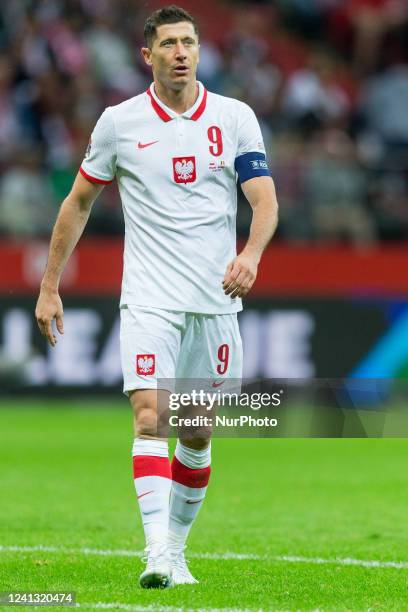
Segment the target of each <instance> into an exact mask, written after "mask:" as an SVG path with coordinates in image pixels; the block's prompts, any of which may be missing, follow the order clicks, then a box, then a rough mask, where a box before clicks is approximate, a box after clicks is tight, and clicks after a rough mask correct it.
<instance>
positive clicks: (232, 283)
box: [222, 251, 259, 298]
mask: <svg viewBox="0 0 408 612" xmlns="http://www.w3.org/2000/svg"><path fill="white" fill-rule="evenodd" d="M258 261H259V260H258V259H257V258H256V257H255V256H254V255H251V254H249V253H245V251H242V253H240V254H239V255H237V257H236V258H235V259H233V260H232V261H231V263H229V264H228V266H227V269H226V271H225V276H224V280H223V282H222V288H223V289H224V293H225V295H229V296H230V297H231V298H235V297H244V296H246V295H247V294H248V293H249V291H250V289H251V287H252V285H253V284H254V282H255V279H256V273H257V270H258Z"/></svg>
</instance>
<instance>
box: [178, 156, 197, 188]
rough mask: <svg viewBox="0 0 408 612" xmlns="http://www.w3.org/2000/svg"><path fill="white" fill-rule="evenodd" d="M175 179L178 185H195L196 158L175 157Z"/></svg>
mask: <svg viewBox="0 0 408 612" xmlns="http://www.w3.org/2000/svg"><path fill="white" fill-rule="evenodd" d="M173 178H174V180H175V182H176V183H194V181H195V180H196V161H195V157H194V156H193V157H173Z"/></svg>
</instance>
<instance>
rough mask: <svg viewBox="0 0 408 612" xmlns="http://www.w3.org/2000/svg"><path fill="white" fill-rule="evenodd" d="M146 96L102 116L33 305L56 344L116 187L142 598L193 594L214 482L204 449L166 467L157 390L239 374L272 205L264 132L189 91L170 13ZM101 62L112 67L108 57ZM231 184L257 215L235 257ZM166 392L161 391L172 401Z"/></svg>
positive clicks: (230, 104)
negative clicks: (79, 252)
mask: <svg viewBox="0 0 408 612" xmlns="http://www.w3.org/2000/svg"><path fill="white" fill-rule="evenodd" d="M144 34H145V41H146V46H145V47H143V48H142V49H141V53H142V56H143V58H144V61H145V62H146V64H147V65H148V66H151V68H152V71H153V83H152V84H151V85H150V87H149V89H148V90H147V91H146V92H144V93H142V94H140V95H137V96H135V97H134V98H131V99H130V100H127V101H125V102H123V103H121V104H118V105H117V106H113V107H109V108H107V109H106V110H105V111H104V112H103V114H102V115H101V117H100V118H99V120H98V122H97V124H96V126H95V129H94V131H93V133H92V137H91V141H90V144H89V147H88V150H87V152H86V155H85V159H84V161H83V164H82V166H81V168H80V171H79V173H78V175H77V177H76V179H75V182H74V184H73V187H72V190H71V192H70V193H69V195H68V196H67V198H66V199H65V200H64V202H63V203H62V206H61V208H60V212H59V214H58V218H57V221H56V224H55V227H54V230H53V233H52V237H51V243H50V250H49V258H48V263H47V268H46V271H45V274H44V278H43V280H42V283H41V291H40V295H39V298H38V303H37V307H36V318H37V321H38V324H39V327H40V330H41V332H42V333H43V335H44V336H45V337H46V338H47V340H48V342H49V343H50V344H51V346H55V344H56V342H57V337H56V333H54V330H53V327H52V322H53V319H55V320H56V328H57V330H58V332H59V333H60V334H62V333H63V308H62V302H61V299H60V296H59V289H58V288H59V281H60V278H61V274H62V272H63V269H64V267H65V264H66V262H67V260H68V258H69V256H70V255H71V253H72V251H73V249H74V248H75V245H76V243H77V241H78V239H79V237H80V236H81V234H82V232H83V230H84V228H85V225H86V222H87V220H88V217H89V214H90V211H91V207H92V204H93V202H94V200H95V199H96V198H97V196H98V195H99V194H100V192H101V190H102V189H103V187H104V185H107V184H109V183H111V182H112V181H113V180H114V179H115V178H116V180H117V182H118V185H119V190H120V195H121V199H122V205H123V211H124V217H125V226H126V232H125V247H124V271H123V282H122V294H121V302H120V308H121V310H120V312H121V333H120V337H121V361H122V368H123V376H124V392H125V393H126V394H127V395H128V396H129V399H130V402H131V405H132V408H133V412H134V422H135V440H134V444H133V471H134V482H135V487H136V493H137V498H138V501H139V507H140V512H141V517H142V522H143V527H144V532H145V538H146V551H147V566H146V569H145V571H144V572H143V573H142V574H141V577H140V584H141V586H142V587H147V588H148V587H166V586H170V585H172V584H187V583H195V582H197V580H196V579H195V578H194V577H193V576H192V575H191V573H190V571H189V569H188V566H187V564H186V560H185V556H184V548H185V545H186V540H187V536H188V533H189V531H190V528H191V525H192V523H193V521H194V520H195V518H196V516H197V514H198V512H199V509H200V507H201V505H202V503H203V500H204V497H205V493H206V489H207V484H208V480H209V476H210V464H211V444H210V441H209V439H207V438H200V439H198V438H197V439H192V440H191V439H188V440H187V439H181V440H178V442H177V446H176V450H175V455H174V458H173V461H172V463H171V465H170V462H169V457H168V444H167V439H165V438H162V437H160V436H158V435H157V433H158V432H157V395H158V393H159V392H160V393H163V392H166V390H160V391H158V389H157V388H158V387H159V386H160V385H158V381H159V380H163V379H166V380H171V379H173V380H174V379H176V378H202V379H209V380H211V381H214V382H213V386H214V387H217V386H219V385H220V384H221V383H222V381H224V380H225V378H226V377H229V378H231V379H240V378H241V376H242V344H241V338H240V334H239V329H238V324H237V312H238V311H240V310H241V309H242V305H241V298H242V297H244V296H246V295H247V293H248V292H249V290H250V289H251V287H252V285H253V283H254V281H255V278H256V274H257V267H258V264H259V261H260V258H261V255H262V252H263V250H264V249H265V247H266V245H267V244H268V242H269V240H270V239H271V237H272V235H273V233H274V230H275V228H276V224H277V202H276V196H275V189H274V185H273V181H272V179H271V177H270V173H269V170H268V165H267V162H266V159H265V151H264V145H263V140H262V136H261V131H260V128H259V125H258V122H257V120H256V117H255V115H254V113H253V111H252V110H251V109H250V108H249V107H248V106H247V105H246V104H244V103H242V102H240V101H238V100H234V99H230V98H226V97H223V96H220V95H216V94H213V93H210V92H208V91H207V90H206V89H205V87H204V85H203V84H202V83H200V82H198V81H197V80H196V70H197V64H198V60H199V41H198V29H197V25H196V22H195V20H194V18H193V17H192V16H191V15H190V14H188V13H187V12H186V11H184V10H183V9H181V8H179V7H176V6H169V7H166V8H162V9H160V10H158V11H156V12H154V13H153V14H152V15H151V16H150V17H149V18H148V19H147V21H146V24H145V28H144ZM107 61H109V58H107ZM237 179H238V180H239V181H240V183H241V186H242V189H243V192H244V194H245V196H246V198H247V200H248V202H249V204H250V205H251V207H252V210H253V215H252V223H251V227H250V235H249V239H248V241H247V243H246V246H245V248H244V249H243V250H242V251H241V253H239V255H237V254H236V245H235V243H236V236H235V218H236V206H237V187H236V182H237ZM167 391H168V389H167Z"/></svg>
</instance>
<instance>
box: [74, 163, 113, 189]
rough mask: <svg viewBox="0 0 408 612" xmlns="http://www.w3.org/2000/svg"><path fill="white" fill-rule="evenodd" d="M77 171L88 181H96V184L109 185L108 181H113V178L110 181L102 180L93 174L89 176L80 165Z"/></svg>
mask: <svg viewBox="0 0 408 612" xmlns="http://www.w3.org/2000/svg"><path fill="white" fill-rule="evenodd" d="M79 171H80V173H81V174H82V176H83V177H85V178H86V180H87V181H89V182H90V183H98V185H109V184H110V183H112V182H113V179H112V180H110V181H104V180H102V179H98V178H95V177H94V176H91V175H90V174H88V173H87V172H85V170H84V169H83V168H82V167H81V168H80V169H79Z"/></svg>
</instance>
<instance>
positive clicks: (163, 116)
mask: <svg viewBox="0 0 408 612" xmlns="http://www.w3.org/2000/svg"><path fill="white" fill-rule="evenodd" d="M146 93H147V95H148V96H150V101H151V103H152V106H153V108H154V110H155V111H156V113H157V114H158V115H159V117H160V119H163V121H171V119H172V117H170V115H168V114H167V113H166V111H165V110H164V109H163V108H162V107H161V106H160V104H158V103H157V102H156V100H155V99H154V98H153V96H152V92H151V91H150V89H148V90H147V91H146Z"/></svg>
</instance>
